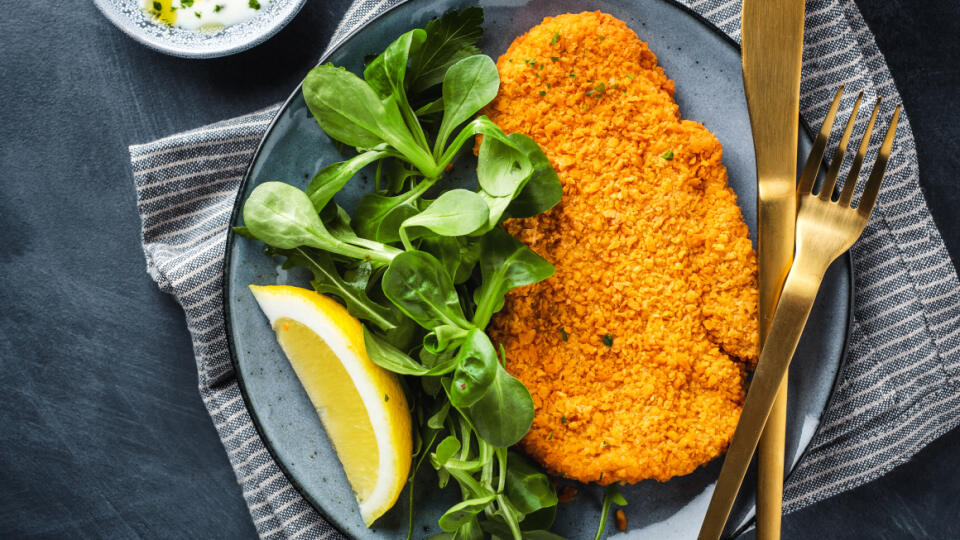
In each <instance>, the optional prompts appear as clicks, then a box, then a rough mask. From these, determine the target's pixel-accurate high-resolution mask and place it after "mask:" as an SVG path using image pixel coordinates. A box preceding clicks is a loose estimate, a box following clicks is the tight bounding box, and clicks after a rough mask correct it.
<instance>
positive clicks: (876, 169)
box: [857, 103, 900, 219]
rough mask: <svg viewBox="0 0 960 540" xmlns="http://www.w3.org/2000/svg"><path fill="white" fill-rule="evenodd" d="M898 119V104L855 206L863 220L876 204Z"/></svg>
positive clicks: (868, 216) (868, 215) (867, 217)
mask: <svg viewBox="0 0 960 540" xmlns="http://www.w3.org/2000/svg"><path fill="white" fill-rule="evenodd" d="M899 119H900V104H899V103H898V104H897V108H896V110H894V111H893V118H892V119H891V120H890V127H888V128H887V134H886V135H885V136H884V137H883V144H882V145H881V146H880V154H879V155H878V156H877V161H876V162H875V163H874V164H873V169H872V170H871V171H870V178H869V179H867V186H866V187H865V188H863V196H861V197H860V204H858V205H857V213H859V214H860V215H861V216H862V217H863V218H864V219H869V218H870V212H872V211H873V203H875V202H877V195H878V194H879V193H880V183H881V182H883V173H884V171H885V170H886V169H887V160H888V159H890V149H891V148H893V137H894V135H896V133H897V121H898V120H899Z"/></svg>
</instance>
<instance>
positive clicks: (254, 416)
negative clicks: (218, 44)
mask: <svg viewBox="0 0 960 540" xmlns="http://www.w3.org/2000/svg"><path fill="white" fill-rule="evenodd" d="M101 1H102V0H96V4H98V6H99V4H100V2H101ZM659 1H661V2H664V3H666V4H670V5H672V6H673V7H675V8H678V9H679V10H681V11H683V12H684V13H686V14H687V15H688V16H690V17H693V18H694V19H695V20H696V21H697V22H699V23H700V24H701V25H702V26H704V27H705V28H707V29H708V30H709V31H710V32H713V33H714V34H715V35H717V36H718V37H720V38H721V39H722V40H723V41H724V42H725V43H727V44H728V45H730V46H731V47H733V48H734V49H735V50H736V51H737V55H738V56H740V57H742V56H743V54H742V53H743V51H742V49H741V47H740V44H739V43H738V42H737V41H736V40H734V39H733V38H731V37H730V36H728V35H727V34H726V33H724V32H723V31H722V30H720V28H718V27H717V26H715V25H714V24H713V23H711V22H710V21H709V20H707V19H706V18H705V17H703V16H702V15H700V14H699V13H697V12H696V11H694V10H693V9H692V8H690V7H689V6H687V5H685V4H682V3H680V1H679V0H659ZM304 3H306V0H301V6H302V4H304ZM409 3H411V2H409V1H402V2H399V3H397V4H395V5H392V6H390V7H388V8H386V9H385V10H384V11H383V12H381V13H379V14H377V15H376V16H375V17H371V18H370V19H369V20H367V21H364V22H363V23H362V24H360V25H359V26H357V27H356V28H354V29H353V30H351V31H350V33H348V34H346V35H345V36H343V37H342V38H340V39H339V40H338V41H336V42H331V44H329V45H328V47H327V49H326V51H325V52H324V54H323V55H322V56H321V57H320V59H319V60H318V61H317V62H316V64H315V65H321V64H323V63H324V62H325V61H326V60H327V59H328V58H329V57H330V56H332V55H333V53H334V52H336V51H337V50H338V49H340V47H342V46H344V45H345V44H346V43H347V42H348V41H350V40H351V39H352V38H353V37H355V36H356V34H358V33H359V32H361V31H363V30H364V29H365V28H366V27H367V26H369V25H370V24H372V23H373V22H375V21H377V20H379V19H380V18H382V17H383V16H385V15H387V14H388V13H390V12H393V11H395V10H397V9H398V8H400V7H401V6H405V5H407V4H409ZM297 11H299V8H298V9H297ZM295 14H296V13H294V15H295ZM291 18H292V16H291ZM118 26H119V25H118ZM282 26H283V25H281V26H280V28H282ZM121 29H122V30H123V28H121ZM278 30H279V28H278ZM124 32H126V30H124ZM274 32H276V30H274ZM271 35H272V34H271ZM268 37H269V36H268ZM264 39H266V38H264ZM302 86H303V83H302V81H301V83H299V84H297V86H296V87H295V88H294V89H293V91H292V92H291V93H290V95H289V96H288V97H287V99H285V100H284V102H283V104H282V105H280V107H279V108H278V109H277V112H276V115H275V116H274V117H273V119H272V120H271V121H270V124H269V125H268V126H267V129H266V131H264V133H263V136H262V137H261V138H260V141H259V142H258V143H257V149H256V151H255V152H254V154H253V156H251V158H250V162H249V163H248V164H247V167H246V170H245V171H244V174H243V178H242V179H241V180H240V184H238V186H237V197H236V199H235V200H234V203H233V209H232V210H231V212H230V220H229V222H228V224H229V227H228V229H227V238H226V240H225V242H224V249H223V254H224V263H223V286H222V289H223V302H222V305H221V311H222V314H223V320H224V330H225V331H226V334H227V351H228V352H229V354H230V365H231V367H232V368H233V372H234V377H236V380H237V387H238V388H239V390H240V395H241V398H242V399H243V402H244V406H245V407H246V408H247V411H248V414H249V415H250V420H251V423H252V424H253V427H254V429H255V430H256V432H257V435H258V436H259V438H260V440H261V441H262V442H263V445H264V447H265V448H266V449H267V453H268V454H270V458H271V459H272V460H273V461H274V463H276V465H277V467H278V468H279V469H280V471H281V472H282V473H283V475H284V477H285V478H286V479H287V481H289V482H290V484H291V485H293V487H294V489H296V490H297V492H298V493H299V494H300V496H301V497H303V498H304V500H306V501H307V502H308V503H310V505H311V506H312V507H313V508H314V510H316V511H317V512H318V513H319V514H320V515H321V516H322V517H323V518H324V519H325V520H326V521H327V523H328V524H329V525H330V526H331V527H332V528H333V529H335V530H336V531H337V532H339V533H340V534H342V535H344V536H345V537H347V538H354V537H353V536H351V535H350V534H349V533H347V532H346V531H345V530H344V529H343V528H342V527H340V526H339V525H338V523H337V522H336V520H334V519H333V518H332V516H331V515H330V514H329V513H327V511H326V510H324V508H323V506H322V505H321V504H320V502H319V501H318V500H317V499H316V498H315V497H314V496H313V495H311V494H310V493H308V492H307V490H306V489H304V487H303V486H302V485H301V484H300V482H299V481H298V480H297V479H296V478H295V477H294V476H293V475H292V474H290V471H289V470H288V469H287V466H286V464H284V463H283V461H282V460H280V459H279V458H278V457H277V454H276V452H275V451H274V448H273V443H272V442H271V441H270V440H269V438H268V437H266V435H265V434H264V431H263V429H262V428H261V426H260V418H259V415H258V413H257V412H256V410H255V408H254V407H253V406H251V404H250V398H249V396H248V394H247V387H246V384H245V382H244V378H243V373H242V372H241V370H240V369H239V368H240V366H239V365H238V364H237V355H236V354H235V350H236V344H235V343H234V333H233V331H232V329H233V324H232V320H231V316H230V309H229V298H230V293H231V288H230V280H229V279H227V276H228V275H230V272H231V268H232V262H231V257H230V255H231V253H232V252H233V246H234V243H235V242H234V240H235V239H236V237H237V234H236V233H235V232H234V231H233V227H234V226H235V225H234V224H236V223H238V218H239V216H240V213H241V211H242V208H243V204H242V202H243V201H242V200H241V196H242V194H243V193H244V192H245V190H246V187H247V185H248V184H249V183H250V179H251V176H252V173H253V168H254V165H255V164H256V163H257V161H258V160H259V158H260V155H261V154H262V153H263V151H264V146H265V143H266V141H267V139H268V138H269V137H270V135H271V134H272V133H273V131H274V129H275V128H276V125H277V122H278V120H279V119H280V117H281V116H282V115H283V113H284V112H285V111H286V110H287V109H288V108H289V107H290V104H291V103H292V102H293V101H295V100H296V99H297V98H298V97H299V95H300V92H301V88H302ZM799 124H800V127H802V128H803V130H804V131H805V132H806V134H807V137H808V138H810V140H813V136H812V135H813V134H814V133H815V132H814V131H813V130H812V129H811V127H810V125H809V124H808V123H807V122H806V121H805V120H804V119H803V116H802V115H801V116H800V118H799ZM751 138H752V134H751ZM840 260H842V261H843V262H842V264H843V266H844V271H845V273H846V274H847V277H848V279H849V280H850V281H849V283H850V286H849V289H848V291H847V309H846V310H844V316H845V317H846V321H845V323H844V325H843V326H844V334H843V343H842V345H841V347H840V360H839V361H838V363H837V370H836V372H835V373H834V375H833V382H832V383H831V385H830V393H829V395H828V396H827V399H826V401H825V403H824V407H823V410H822V411H820V415H819V417H818V418H817V429H819V427H820V421H821V420H822V419H823V413H825V412H826V411H827V410H828V409H829V408H830V405H831V404H832V403H833V401H834V400H835V398H836V393H837V392H836V391H837V386H838V385H839V382H840V372H841V371H843V368H844V366H845V364H846V361H847V353H848V352H849V345H850V334H851V332H852V327H853V315H854V299H855V296H854V295H855V292H856V281H855V276H854V273H853V256H852V254H851V253H850V252H849V251H847V252H846V253H845V254H844V255H843V256H842V257H841V258H840ZM814 433H816V430H814ZM812 442H813V439H812V438H811V440H810V441H808V442H807V444H806V445H805V446H804V447H803V448H800V449H799V452H798V453H797V457H796V460H795V464H792V465H791V467H790V470H789V471H787V472H786V473H785V474H784V478H783V479H784V484H786V483H787V481H789V480H790V478H791V477H792V476H793V474H794V473H795V472H796V469H797V467H796V464H798V463H800V462H801V461H803V459H804V458H805V457H806V456H807V454H808V453H809V451H810V446H811V443H812ZM755 522H756V515H754V516H753V517H751V518H750V519H749V520H747V522H746V523H744V524H743V525H742V526H740V527H739V528H738V529H736V530H735V531H734V533H733V535H732V536H731V538H737V537H740V536H741V535H742V534H743V533H745V532H746V531H749V530H750V529H751V528H752V527H753V525H754V523H755Z"/></svg>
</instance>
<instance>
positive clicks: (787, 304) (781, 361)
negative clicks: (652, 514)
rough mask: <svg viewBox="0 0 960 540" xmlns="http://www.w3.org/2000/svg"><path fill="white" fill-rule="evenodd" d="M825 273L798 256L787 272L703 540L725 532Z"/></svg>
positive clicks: (703, 526) (724, 461)
mask: <svg viewBox="0 0 960 540" xmlns="http://www.w3.org/2000/svg"><path fill="white" fill-rule="evenodd" d="M800 254H801V253H798V255H800ZM825 271H826V268H821V267H820V265H817V264H811V261H807V260H804V259H803V258H802V257H798V258H797V260H795V261H794V264H793V267H792V268H791V269H790V273H789V274H787V279H786V281H785V282H784V285H783V291H782V292H781V293H780V301H779V302H778V303H777V309H776V311H775V312H774V314H773V320H772V321H771V322H770V331H769V332H768V333H767V339H766V342H765V343H764V345H763V350H762V351H761V352H760V359H759V360H758V361H757V369H756V371H754V374H753V380H752V381H751V382H750V389H749V391H748V392H747V399H746V401H745V402H744V404H743V411H742V412H741V413H740V422H739V423H738V424H737V429H736V431H734V433H733V440H731V442H730V447H729V448H728V449H727V456H726V458H724V460H723V468H722V469H721V470H720V476H719V478H718V479H717V486H716V488H714V491H713V496H712V497H711V499H710V506H709V507H708V508H707V515H706V517H705V518H704V520H703V525H702V526H701V528H700V534H699V536H698V538H700V540H708V539H718V538H720V535H721V534H722V533H723V528H724V525H725V524H726V521H727V517H728V516H729V515H730V509H731V508H732V507H733V502H734V500H735V499H736V497H737V492H738V491H739V489H740V485H741V484H742V483H743V477H744V475H745V474H746V472H747V468H748V467H749V466H750V460H751V458H752V457H753V453H754V451H755V450H756V448H757V442H758V441H759V439H760V434H761V432H762V431H763V427H764V425H765V424H766V422H767V417H768V416H769V414H770V408H771V407H772V406H773V401H774V399H775V398H776V396H777V391H778V390H779V389H780V384H781V383H782V382H783V379H784V377H785V376H786V374H787V368H788V367H789V366H790V360H791V359H792V358H793V353H794V351H796V349H797V343H798V342H799V341H800V335H801V334H802V333H803V327H804V325H806V323H807V317H809V316H810V309H811V308H812V307H813V301H814V300H815V299H816V296H817V290H818V289H819V288H820V282H821V281H822V280H823V274H824V273H825Z"/></svg>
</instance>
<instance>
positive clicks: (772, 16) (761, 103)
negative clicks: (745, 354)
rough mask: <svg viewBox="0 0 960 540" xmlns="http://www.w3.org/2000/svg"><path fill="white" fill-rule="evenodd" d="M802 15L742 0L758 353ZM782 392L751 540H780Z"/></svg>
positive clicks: (790, 233)
mask: <svg viewBox="0 0 960 540" xmlns="http://www.w3.org/2000/svg"><path fill="white" fill-rule="evenodd" d="M803 16H804V1H803V0H743V8H742V13H741V22H740V39H741V47H742V51H743V87H744V92H745V94H746V97H747V108H748V110H749V111H750V125H751V127H752V129H753V144H754V150H755V153H756V158H757V256H758V260H759V274H760V275H759V289H760V300H759V302H760V303H759V318H760V345H761V347H762V346H763V343H764V340H765V338H766V334H767V330H768V329H769V327H770V321H771V318H772V316H773V312H774V309H775V308H776V305H777V299H778V297H779V294H780V288H781V287H782V285H783V281H784V278H785V277H786V275H787V272H788V271H789V270H790V264H791V263H792V261H793V248H794V226H795V222H796V208H797V202H796V177H797V170H796V163H797V124H798V120H799V118H798V117H799V107H800V103H799V102H800V62H801V59H802V52H803ZM786 385H787V383H786V378H784V381H783V386H782V387H781V388H780V391H779V392H778V395H777V399H776V401H775V403H774V406H773V409H772V410H771V412H770V416H769V417H768V419H767V424H766V427H765V428H764V432H763V436H762V438H761V440H760V444H759V456H758V459H757V464H758V465H757V466H758V471H757V538H758V539H760V540H767V539H771V538H779V537H780V514H781V501H782V496H783V459H784V457H783V456H784V434H785V427H786V409H787V389H786ZM735 496H736V493H734V494H732V495H731V500H730V504H733V497H735ZM727 513H729V510H727ZM725 520H726V515H724V521H725ZM721 528H722V525H721Z"/></svg>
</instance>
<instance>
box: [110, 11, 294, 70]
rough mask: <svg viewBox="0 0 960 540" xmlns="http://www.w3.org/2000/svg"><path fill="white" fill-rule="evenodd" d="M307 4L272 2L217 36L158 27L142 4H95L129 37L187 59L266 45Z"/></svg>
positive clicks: (215, 33) (217, 33)
mask: <svg viewBox="0 0 960 540" xmlns="http://www.w3.org/2000/svg"><path fill="white" fill-rule="evenodd" d="M306 2H307V0H272V1H269V2H267V1H265V2H261V4H262V6H263V7H262V8H261V9H260V13H257V14H256V15H254V16H253V17H251V18H250V19H248V20H246V21H243V22H241V23H239V24H235V25H231V26H227V27H226V28H224V29H222V30H219V31H216V32H195V31H192V30H185V29H183V28H172V27H168V26H166V25H164V24H161V23H158V22H157V21H155V20H154V19H152V18H151V17H150V15H149V14H148V13H146V12H145V11H144V5H145V3H144V2H143V1H141V0H94V4H96V5H97V7H98V8H100V11H101V12H103V14H104V15H105V16H106V17H107V18H108V19H110V21H111V22H112V23H113V24H115V25H117V27H118V28H119V29H120V30H122V31H123V32H124V33H125V34H127V35H128V36H130V37H132V38H133V39H135V40H137V41H139V42H140V43H143V44H144V45H146V46H147V47H150V48H151V49H156V50H158V51H160V52H163V53H166V54H170V55H173V56H182V57H186V58H214V57H217V56H227V55H229V54H233V53H236V52H240V51H243V50H246V49H249V48H250V47H253V46H254V45H258V44H260V43H263V42H264V41H266V40H267V39H268V38H270V37H271V36H273V35H274V34H276V33H277V32H278V31H280V29H281V28H283V27H284V26H286V25H287V23H289V22H290V21H291V20H292V19H293V17H294V16H295V15H296V14H297V13H298V12H299V11H300V8H302V7H303V5H304V4H305V3H306Z"/></svg>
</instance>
